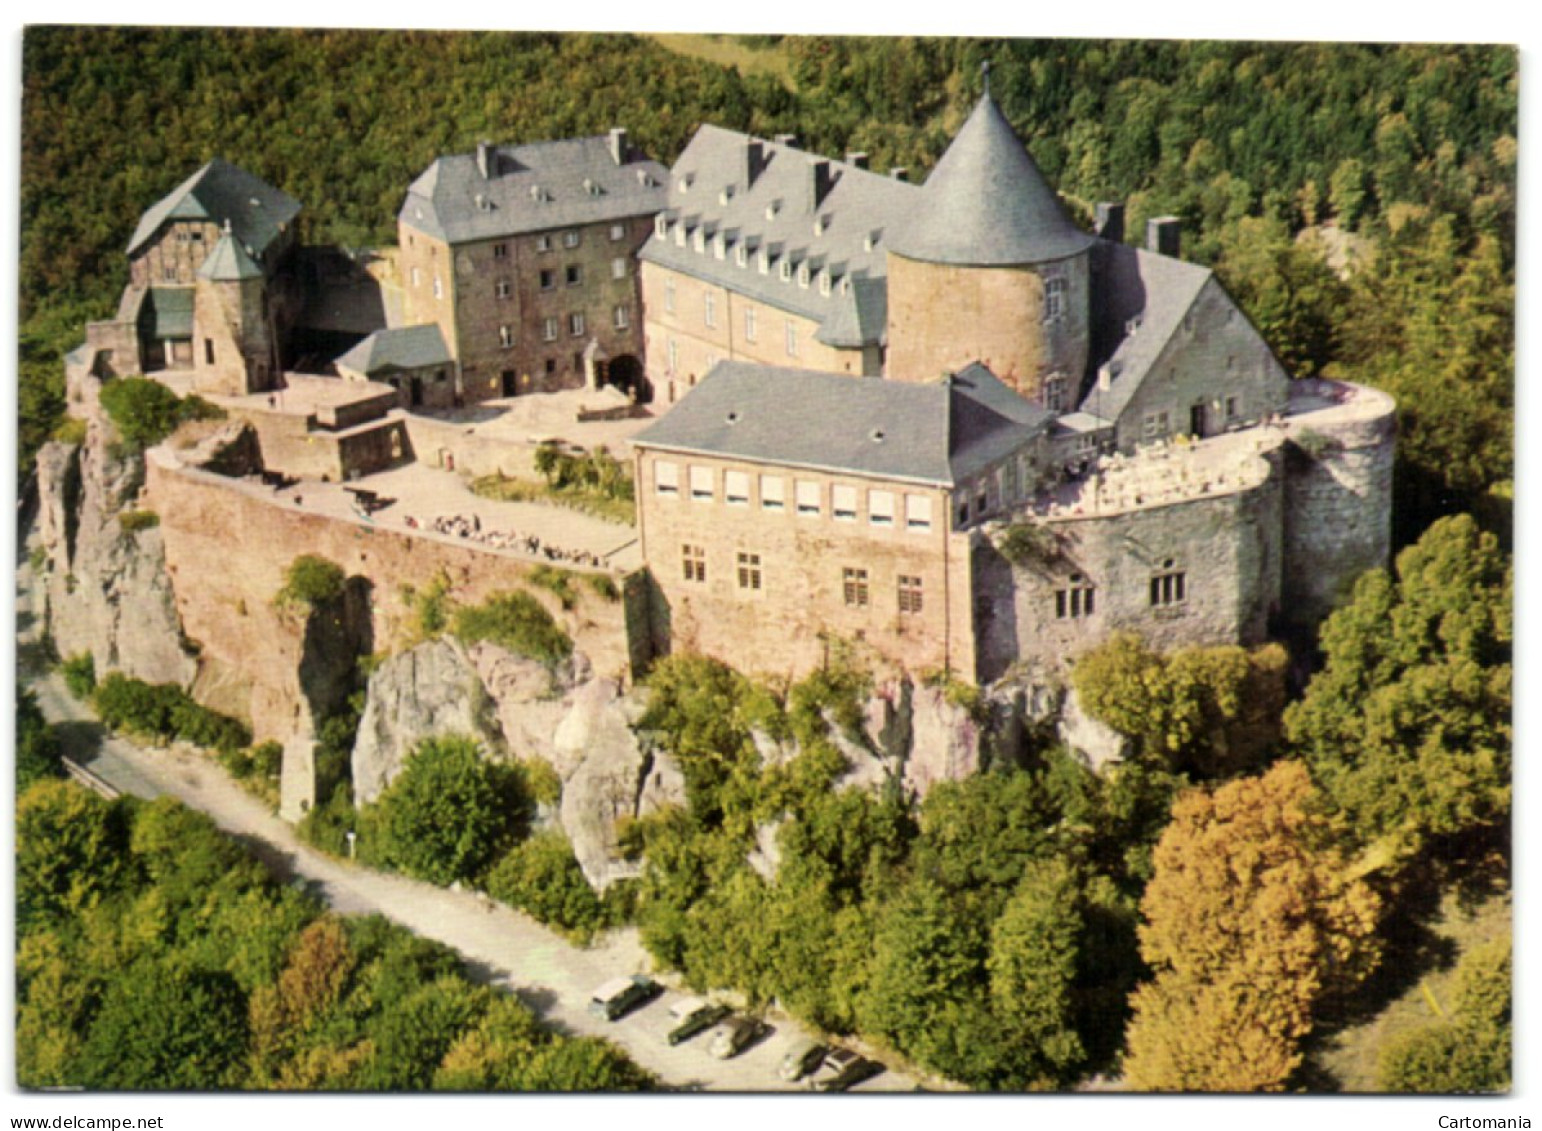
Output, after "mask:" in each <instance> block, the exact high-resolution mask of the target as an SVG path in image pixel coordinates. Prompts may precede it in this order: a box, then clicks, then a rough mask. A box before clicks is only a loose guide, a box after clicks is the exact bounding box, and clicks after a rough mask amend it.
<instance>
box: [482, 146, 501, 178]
mask: <svg viewBox="0 0 1542 1131" xmlns="http://www.w3.org/2000/svg"><path fill="white" fill-rule="evenodd" d="M477 169H478V170H480V171H481V174H482V179H483V180H484V181H490V180H492V179H493V178H494V177H496V176H497V175H498V151H497V150H495V149H494V148H493V143H492V142H490V141H479V142H477Z"/></svg>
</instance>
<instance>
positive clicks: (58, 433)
mask: <svg viewBox="0 0 1542 1131" xmlns="http://www.w3.org/2000/svg"><path fill="white" fill-rule="evenodd" d="M49 438H50V439H52V440H57V441H58V442H59V443H61V444H75V445H77V446H78V445H80V444H84V443H85V442H86V422H85V421H84V420H82V419H81V418H80V417H78V416H66V417H65V418H64V419H63V420H61V421H59V426H58V427H57V428H55V429H54V430H53V435H52V436H50V437H49Z"/></svg>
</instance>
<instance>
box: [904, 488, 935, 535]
mask: <svg viewBox="0 0 1542 1131" xmlns="http://www.w3.org/2000/svg"><path fill="white" fill-rule="evenodd" d="M905 528H906V529H907V530H930V529H931V528H932V500H931V498H930V497H929V496H927V495H906V496H905Z"/></svg>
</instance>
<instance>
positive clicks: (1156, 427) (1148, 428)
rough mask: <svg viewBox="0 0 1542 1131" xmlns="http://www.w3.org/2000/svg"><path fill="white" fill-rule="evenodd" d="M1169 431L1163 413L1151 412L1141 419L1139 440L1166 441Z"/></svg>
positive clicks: (1165, 416) (1165, 414)
mask: <svg viewBox="0 0 1542 1131" xmlns="http://www.w3.org/2000/svg"><path fill="white" fill-rule="evenodd" d="M1170 431H1171V428H1170V427H1169V425H1168V422H1167V413H1165V412H1151V413H1147V414H1146V415H1145V416H1144V417H1142V418H1141V422H1140V438H1141V439H1142V440H1148V441H1149V440H1162V439H1166V437H1167V434H1168V432H1170Z"/></svg>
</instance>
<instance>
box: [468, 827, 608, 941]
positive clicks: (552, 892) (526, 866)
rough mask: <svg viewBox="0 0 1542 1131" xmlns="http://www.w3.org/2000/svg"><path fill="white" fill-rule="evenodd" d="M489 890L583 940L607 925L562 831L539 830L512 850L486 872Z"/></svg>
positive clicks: (510, 904) (603, 907)
mask: <svg viewBox="0 0 1542 1131" xmlns="http://www.w3.org/2000/svg"><path fill="white" fill-rule="evenodd" d="M487 893H488V894H489V895H491V896H492V897H493V898H494V899H496V900H498V901H499V902H501V903H507V904H508V905H509V906H510V907H517V908H519V909H520V910H521V911H525V912H527V913H529V914H530V915H533V916H534V917H535V918H537V919H539V920H540V921H541V922H543V923H546V924H547V925H549V926H552V927H556V928H557V929H558V930H560V931H562V932H563V933H564V934H566V935H569V936H571V937H573V938H575V939H578V940H580V941H583V942H587V941H588V940H589V939H590V938H592V937H593V936H594V934H595V932H596V931H600V930H602V929H604V927H605V926H606V911H605V905H604V904H603V903H601V901H600V897H599V896H597V895H596V894H595V893H594V889H593V888H591V887H590V886H589V881H588V880H587V879H585V878H584V872H583V869H582V868H580V867H579V866H578V860H577V858H576V857H575V856H574V855H573V846H572V845H571V844H569V843H568V839H567V837H565V836H563V835H562V834H561V833H560V832H556V831H552V832H543V833H538V834H537V835H535V836H533V837H531V838H530V839H529V840H527V841H525V843H524V844H521V845H519V846H518V847H516V848H514V849H512V850H511V851H510V852H509V853H508V854H507V855H505V856H504V858H503V859H502V860H500V861H499V862H498V865H497V867H495V868H494V869H493V870H492V873H491V874H490V875H489V876H488V879H487Z"/></svg>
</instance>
